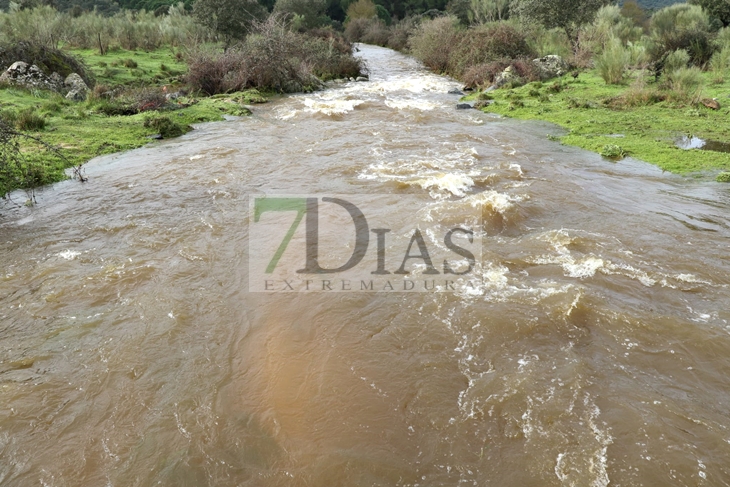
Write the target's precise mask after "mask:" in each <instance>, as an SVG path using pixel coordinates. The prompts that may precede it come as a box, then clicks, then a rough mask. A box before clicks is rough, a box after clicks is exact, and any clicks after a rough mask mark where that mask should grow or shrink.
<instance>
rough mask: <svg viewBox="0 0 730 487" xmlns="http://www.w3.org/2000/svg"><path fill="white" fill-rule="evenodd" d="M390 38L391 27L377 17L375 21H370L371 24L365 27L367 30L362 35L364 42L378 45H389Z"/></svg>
mask: <svg viewBox="0 0 730 487" xmlns="http://www.w3.org/2000/svg"><path fill="white" fill-rule="evenodd" d="M389 38H390V29H388V27H387V26H386V25H385V23H384V22H383V21H382V20H380V19H376V20H375V21H373V22H370V24H368V26H367V27H366V28H365V32H364V33H363V36H362V42H364V43H366V44H374V45H376V46H387V45H388V39H389Z"/></svg>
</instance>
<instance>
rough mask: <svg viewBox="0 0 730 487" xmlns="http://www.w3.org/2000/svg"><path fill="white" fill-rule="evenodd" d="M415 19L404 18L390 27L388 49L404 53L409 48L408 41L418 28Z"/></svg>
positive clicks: (417, 21) (416, 19)
mask: <svg viewBox="0 0 730 487" xmlns="http://www.w3.org/2000/svg"><path fill="white" fill-rule="evenodd" d="M418 23H419V20H418V18H417V17H406V18H405V19H403V20H401V21H400V22H398V23H397V24H395V25H392V26H391V27H390V36H389V37H388V47H389V48H391V49H395V50H396V51H406V50H407V49H408V47H409V39H410V37H411V36H412V35H413V32H415V30H416V28H417V27H418Z"/></svg>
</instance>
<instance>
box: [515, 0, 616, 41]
mask: <svg viewBox="0 0 730 487" xmlns="http://www.w3.org/2000/svg"><path fill="white" fill-rule="evenodd" d="M608 3H610V2H609V1H608V0H550V1H545V0H512V3H511V4H510V12H511V13H512V14H513V15H517V16H519V17H520V18H521V19H523V20H526V21H531V22H537V23H539V24H542V25H544V26H545V27H547V28H549V29H552V28H556V27H557V28H561V29H563V30H564V31H565V33H566V34H567V35H568V38H569V39H571V40H572V41H573V42H575V41H576V40H577V33H578V27H580V26H581V25H582V24H585V23H588V22H591V21H592V20H593V17H594V16H595V15H596V12H597V11H598V9H600V8H601V7H603V6H604V5H607V4H608Z"/></svg>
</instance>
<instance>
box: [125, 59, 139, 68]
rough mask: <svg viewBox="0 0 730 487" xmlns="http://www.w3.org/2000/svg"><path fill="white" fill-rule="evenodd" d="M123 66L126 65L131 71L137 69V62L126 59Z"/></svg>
mask: <svg viewBox="0 0 730 487" xmlns="http://www.w3.org/2000/svg"><path fill="white" fill-rule="evenodd" d="M122 64H123V65H124V67H125V68H129V69H136V68H137V61H135V60H134V59H125V60H124V61H122Z"/></svg>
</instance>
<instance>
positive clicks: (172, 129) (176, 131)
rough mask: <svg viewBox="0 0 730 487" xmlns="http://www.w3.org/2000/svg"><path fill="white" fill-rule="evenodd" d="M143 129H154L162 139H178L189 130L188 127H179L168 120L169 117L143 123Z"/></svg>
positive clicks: (152, 119)
mask: <svg viewBox="0 0 730 487" xmlns="http://www.w3.org/2000/svg"><path fill="white" fill-rule="evenodd" d="M144 127H145V128H151V129H154V130H155V131H156V132H157V133H159V134H160V135H161V136H162V138H163V139H169V138H172V137H179V136H181V135H183V134H184V133H185V132H187V131H188V130H190V127H187V126H183V125H180V124H179V123H176V122H174V121H172V120H171V119H170V117H164V116H163V117H153V118H147V119H145V121H144Z"/></svg>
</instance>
